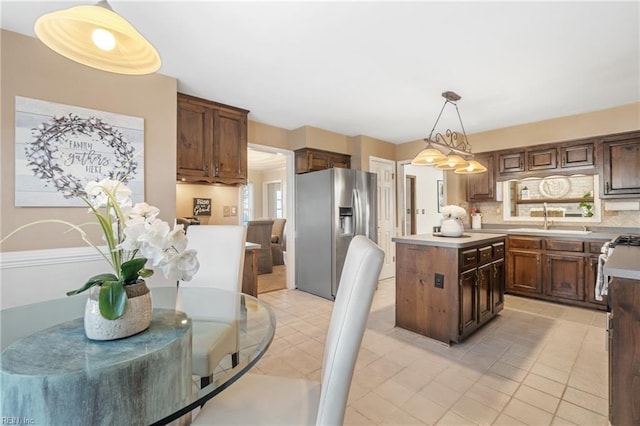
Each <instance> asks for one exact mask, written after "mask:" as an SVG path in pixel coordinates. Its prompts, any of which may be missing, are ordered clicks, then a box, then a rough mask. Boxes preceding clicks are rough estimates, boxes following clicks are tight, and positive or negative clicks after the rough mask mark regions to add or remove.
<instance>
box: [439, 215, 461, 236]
mask: <svg viewBox="0 0 640 426" xmlns="http://www.w3.org/2000/svg"><path fill="white" fill-rule="evenodd" d="M463 232H464V225H463V224H462V221H461V220H460V219H454V218H446V219H442V221H441V222H440V233H441V234H442V236H444V237H461V236H462V233H463Z"/></svg>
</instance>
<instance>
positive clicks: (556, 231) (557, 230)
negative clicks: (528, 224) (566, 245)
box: [507, 228, 592, 235]
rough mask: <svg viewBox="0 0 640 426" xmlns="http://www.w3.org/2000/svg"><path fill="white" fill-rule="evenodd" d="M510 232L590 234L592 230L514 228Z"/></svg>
mask: <svg viewBox="0 0 640 426" xmlns="http://www.w3.org/2000/svg"><path fill="white" fill-rule="evenodd" d="M507 231H508V232H534V233H536V234H573V235H589V234H590V233H591V232H592V231H577V230H571V229H539V228H512V229H507Z"/></svg>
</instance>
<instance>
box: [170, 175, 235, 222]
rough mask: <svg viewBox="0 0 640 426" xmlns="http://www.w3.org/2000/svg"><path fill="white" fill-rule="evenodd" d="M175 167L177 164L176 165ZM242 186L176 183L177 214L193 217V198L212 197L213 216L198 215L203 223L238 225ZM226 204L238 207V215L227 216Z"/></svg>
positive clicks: (178, 215)
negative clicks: (225, 212) (225, 213)
mask: <svg viewBox="0 0 640 426" xmlns="http://www.w3.org/2000/svg"><path fill="white" fill-rule="evenodd" d="M174 167H175V166H174ZM239 194H240V187H239V186H222V185H195V184H190V183H178V184H176V216H177V217H193V199H194V198H210V199H211V216H197V218H198V219H200V223H202V224H203V225H238V224H239V223H241V221H242V217H241V216H240V214H241V213H240V205H239V200H240V195H239ZM224 206H228V207H236V212H237V215H236V216H225V215H224Z"/></svg>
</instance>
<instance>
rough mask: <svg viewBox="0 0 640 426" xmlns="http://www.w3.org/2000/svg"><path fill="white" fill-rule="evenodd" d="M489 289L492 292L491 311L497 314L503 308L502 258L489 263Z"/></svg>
mask: <svg viewBox="0 0 640 426" xmlns="http://www.w3.org/2000/svg"><path fill="white" fill-rule="evenodd" d="M491 291H492V292H493V297H492V299H491V300H492V303H493V313H494V314H497V313H498V312H500V311H501V310H502V308H504V259H499V260H496V261H495V262H493V263H492V264H491Z"/></svg>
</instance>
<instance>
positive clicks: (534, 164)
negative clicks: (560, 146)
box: [527, 147, 557, 170]
mask: <svg viewBox="0 0 640 426" xmlns="http://www.w3.org/2000/svg"><path fill="white" fill-rule="evenodd" d="M527 154H528V157H529V165H528V167H527V170H546V169H555V168H556V167H557V161H556V147H552V148H545V149H536V150H529V151H527Z"/></svg>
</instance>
